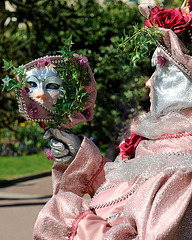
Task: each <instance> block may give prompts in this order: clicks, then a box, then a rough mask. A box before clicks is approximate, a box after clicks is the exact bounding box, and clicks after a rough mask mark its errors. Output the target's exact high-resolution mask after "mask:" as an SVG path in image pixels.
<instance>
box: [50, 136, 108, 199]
mask: <svg viewBox="0 0 192 240" xmlns="http://www.w3.org/2000/svg"><path fill="white" fill-rule="evenodd" d="M106 161H109V160H107V159H105V158H104V157H102V156H101V154H100V151H99V149H98V148H97V147H96V146H95V144H94V143H93V142H92V141H91V140H89V139H88V138H86V137H84V139H83V141H82V144H81V147H80V149H79V151H78V153H77V155H76V157H75V159H74V160H73V162H72V163H71V164H70V165H69V166H68V167H67V166H65V165H62V164H61V163H54V165H53V169H52V178H53V194H57V193H58V192H59V191H63V192H73V193H75V194H77V195H78V196H83V195H84V194H86V193H89V194H90V195H91V196H92V195H94V193H95V191H96V190H97V188H98V187H99V186H100V185H101V184H102V183H103V181H104V180H105V173H104V165H105V163H106Z"/></svg>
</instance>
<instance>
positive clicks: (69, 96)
mask: <svg viewBox="0 0 192 240" xmlns="http://www.w3.org/2000/svg"><path fill="white" fill-rule="evenodd" d="M59 52H60V53H62V55H56V56H45V57H42V58H39V59H35V60H33V61H31V62H29V63H27V64H25V65H24V66H20V67H18V68H16V67H14V66H13V64H12V62H7V61H6V60H4V65H5V66H4V68H5V69H6V70H9V69H11V72H12V74H14V75H15V76H16V77H15V78H10V77H9V76H6V77H5V78H4V79H3V82H4V84H3V90H4V88H5V87H9V89H8V90H11V89H13V88H16V95H17V101H18V105H19V112H20V113H21V114H22V115H23V116H24V117H25V118H26V120H32V121H37V122H39V124H40V126H41V127H43V128H46V127H47V126H48V127H49V126H55V127H60V128H62V129H69V128H72V127H73V126H75V125H77V124H79V123H82V122H85V121H89V120H91V119H92V118H93V115H94V114H93V107H94V104H95V100H96V94H97V90H96V83H95V79H94V76H93V73H92V71H91V68H90V66H89V64H88V59H87V58H86V57H84V56H79V55H78V54H75V53H74V52H72V51H71V50H70V46H68V47H65V48H64V49H62V50H61V51H59ZM33 69H38V70H39V69H40V70H42V71H43V70H45V69H51V70H50V72H51V71H52V72H55V73H57V75H58V76H59V77H60V78H61V79H62V80H63V84H62V86H61V87H60V95H59V97H58V99H57V101H56V103H55V104H53V105H52V108H53V110H50V109H49V108H48V107H46V106H45V105H43V104H40V103H39V102H37V101H36V100H35V99H33V98H32V97H31V96H30V86H29V83H27V82H26V81H25V79H26V76H27V74H26V73H27V72H28V71H30V70H33ZM49 74H51V73H49Z"/></svg>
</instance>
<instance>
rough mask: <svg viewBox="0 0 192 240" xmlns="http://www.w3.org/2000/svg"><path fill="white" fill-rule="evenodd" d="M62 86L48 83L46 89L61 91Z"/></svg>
mask: <svg viewBox="0 0 192 240" xmlns="http://www.w3.org/2000/svg"><path fill="white" fill-rule="evenodd" d="M59 87H60V85H58V84H56V83H48V84H47V85H46V89H59Z"/></svg>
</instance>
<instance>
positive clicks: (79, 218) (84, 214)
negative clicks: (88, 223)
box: [68, 210, 94, 240]
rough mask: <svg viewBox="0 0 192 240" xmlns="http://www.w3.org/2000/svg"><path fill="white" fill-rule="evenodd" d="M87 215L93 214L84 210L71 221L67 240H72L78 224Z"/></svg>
mask: <svg viewBox="0 0 192 240" xmlns="http://www.w3.org/2000/svg"><path fill="white" fill-rule="evenodd" d="M88 214H94V213H93V212H92V211H91V210H86V211H84V212H82V213H80V214H79V215H78V217H77V218H76V219H75V220H74V221H73V223H72V227H71V230H70V233H69V235H68V240H73V239H74V237H75V234H76V231H77V227H78V224H79V222H80V221H81V220H82V219H83V218H85V217H86V216H87V215H88Z"/></svg>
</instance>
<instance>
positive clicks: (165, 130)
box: [131, 108, 192, 139]
mask: <svg viewBox="0 0 192 240" xmlns="http://www.w3.org/2000/svg"><path fill="white" fill-rule="evenodd" d="M185 131H189V132H191V131H192V108H188V109H184V110H182V111H180V112H170V113H168V114H167V115H165V116H162V117H158V118H157V117H156V116H154V115H153V114H152V113H151V112H149V113H146V114H144V115H142V116H140V117H139V118H138V119H137V120H136V121H134V122H133V124H132V126H131V132H134V133H135V134H137V135H140V136H143V137H145V138H148V139H155V138H158V137H160V136H162V135H164V134H172V133H178V132H185Z"/></svg>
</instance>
